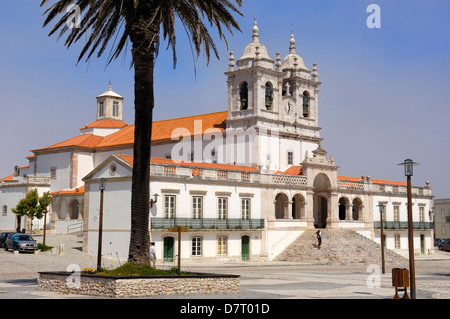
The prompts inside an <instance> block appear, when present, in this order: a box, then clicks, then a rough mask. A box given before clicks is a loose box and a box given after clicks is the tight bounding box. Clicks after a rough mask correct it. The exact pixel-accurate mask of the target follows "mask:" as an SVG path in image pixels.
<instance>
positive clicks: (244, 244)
mask: <svg viewBox="0 0 450 319" xmlns="http://www.w3.org/2000/svg"><path fill="white" fill-rule="evenodd" d="M241 260H242V261H247V260H250V237H249V236H247V235H245V236H242V237H241Z"/></svg>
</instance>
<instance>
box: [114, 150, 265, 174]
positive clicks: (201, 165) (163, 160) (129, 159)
mask: <svg viewBox="0 0 450 319" xmlns="http://www.w3.org/2000/svg"><path fill="white" fill-rule="evenodd" d="M117 156H119V157H120V158H122V159H123V160H124V161H126V162H127V163H128V164H130V165H133V156H132V155H123V154H118V155H117ZM150 162H151V163H155V164H166V165H175V166H177V165H178V166H188V167H196V168H212V169H220V170H230V171H243V172H257V171H258V169H257V168H256V167H250V166H240V165H231V164H216V163H204V162H184V161H174V160H171V159H166V158H157V157H152V158H151V160H150Z"/></svg>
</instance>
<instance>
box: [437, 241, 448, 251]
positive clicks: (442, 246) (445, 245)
mask: <svg viewBox="0 0 450 319" xmlns="http://www.w3.org/2000/svg"><path fill="white" fill-rule="evenodd" d="M438 248H439V249H440V250H446V251H450V238H447V239H446V240H444V242H443V243H441V244H439V246H438Z"/></svg>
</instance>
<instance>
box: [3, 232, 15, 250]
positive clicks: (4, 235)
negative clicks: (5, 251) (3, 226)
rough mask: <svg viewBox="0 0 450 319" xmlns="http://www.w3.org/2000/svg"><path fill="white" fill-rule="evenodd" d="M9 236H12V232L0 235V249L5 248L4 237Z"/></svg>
mask: <svg viewBox="0 0 450 319" xmlns="http://www.w3.org/2000/svg"><path fill="white" fill-rule="evenodd" d="M9 234H14V233H13V232H4V233H1V234H0V248H4V247H5V240H6V237H8V235H9Z"/></svg>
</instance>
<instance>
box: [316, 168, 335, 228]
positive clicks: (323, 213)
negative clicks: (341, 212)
mask: <svg viewBox="0 0 450 319" xmlns="http://www.w3.org/2000/svg"><path fill="white" fill-rule="evenodd" d="M330 190H331V183H330V179H329V177H328V176H327V175H326V174H323V173H319V174H317V175H316V177H315V179H314V184H313V191H314V196H313V216H314V227H315V228H326V226H327V219H328V215H329V213H330V212H329V203H330V199H331V198H330Z"/></svg>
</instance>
